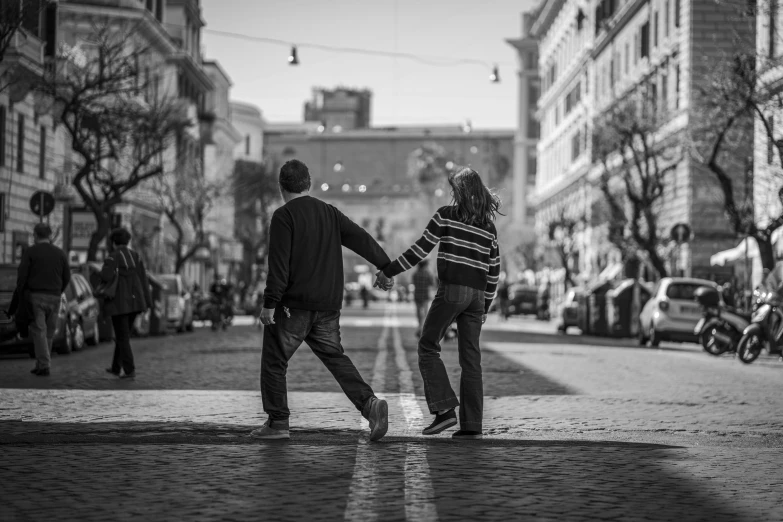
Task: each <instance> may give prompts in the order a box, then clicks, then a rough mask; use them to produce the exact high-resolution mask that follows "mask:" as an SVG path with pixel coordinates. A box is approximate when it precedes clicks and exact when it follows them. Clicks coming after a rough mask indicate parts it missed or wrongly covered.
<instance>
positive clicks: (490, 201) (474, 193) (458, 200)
mask: <svg viewBox="0 0 783 522" xmlns="http://www.w3.org/2000/svg"><path fill="white" fill-rule="evenodd" d="M449 185H451V196H452V203H453V204H454V205H455V206H456V207H457V216H458V217H459V220H460V221H462V222H463V223H465V224H468V225H473V226H476V227H480V228H487V226H489V224H490V222H492V221H494V220H495V218H496V215H497V214H500V215H501V216H502V215H503V214H501V213H500V210H499V209H500V198H499V197H498V195H497V194H495V193H494V192H493V191H491V190H490V189H488V188H487V186H486V185H484V182H483V181H482V180H481V176H479V174H478V172H476V171H475V170H473V169H471V168H469V167H463V168H461V169H459V170H458V171H457V172H455V173H453V174H449Z"/></svg>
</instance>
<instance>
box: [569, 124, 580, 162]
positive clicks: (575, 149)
mask: <svg viewBox="0 0 783 522" xmlns="http://www.w3.org/2000/svg"><path fill="white" fill-rule="evenodd" d="M581 149H582V138H581V136H580V132H579V131H576V132H575V133H574V135H573V136H571V161H576V159H577V158H578V157H579V154H581V152H582V151H581Z"/></svg>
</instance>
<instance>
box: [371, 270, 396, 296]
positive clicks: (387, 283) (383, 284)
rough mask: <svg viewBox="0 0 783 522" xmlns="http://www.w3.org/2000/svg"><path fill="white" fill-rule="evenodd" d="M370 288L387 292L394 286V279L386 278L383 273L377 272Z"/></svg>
mask: <svg viewBox="0 0 783 522" xmlns="http://www.w3.org/2000/svg"><path fill="white" fill-rule="evenodd" d="M372 286H374V287H376V288H380V289H381V290H384V291H387V292H388V291H389V290H391V289H392V287H393V286H394V278H393V277H386V275H385V274H384V273H383V271H382V270H379V271H378V273H377V274H375V283H373V285H372Z"/></svg>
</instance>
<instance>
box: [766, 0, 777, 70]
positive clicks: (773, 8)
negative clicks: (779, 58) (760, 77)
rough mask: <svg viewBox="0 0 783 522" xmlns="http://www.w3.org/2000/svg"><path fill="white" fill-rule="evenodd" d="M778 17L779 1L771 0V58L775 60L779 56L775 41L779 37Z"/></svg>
mask: <svg viewBox="0 0 783 522" xmlns="http://www.w3.org/2000/svg"><path fill="white" fill-rule="evenodd" d="M777 17H778V1H777V0H770V1H769V35H768V37H769V57H770V58H774V57H775V55H776V54H777V49H776V48H775V47H776V45H775V39H776V36H777V27H776V26H777V23H776V22H777V20H776V19H777Z"/></svg>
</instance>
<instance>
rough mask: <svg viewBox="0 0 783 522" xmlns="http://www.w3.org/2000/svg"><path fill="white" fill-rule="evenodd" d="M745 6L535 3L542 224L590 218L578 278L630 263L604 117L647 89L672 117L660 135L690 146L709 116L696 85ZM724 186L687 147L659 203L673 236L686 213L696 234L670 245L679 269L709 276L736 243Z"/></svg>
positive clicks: (704, 0) (607, 0)
mask: <svg viewBox="0 0 783 522" xmlns="http://www.w3.org/2000/svg"><path fill="white" fill-rule="evenodd" d="M736 16H737V9H736V6H733V5H731V6H729V5H723V4H720V3H716V2H714V1H712V0H695V1H693V2H684V1H682V0H651V1H641V0H625V1H617V0H603V1H601V2H594V3H591V2H588V1H581V0H548V1H546V2H545V3H544V4H543V6H542V8H541V9H540V11H539V12H538V13H537V16H536V21H535V23H534V24H533V27H532V30H531V32H532V34H533V35H534V36H535V37H536V38H538V41H539V69H540V74H541V77H542V93H541V98H540V100H539V104H538V116H539V119H540V122H541V139H540V141H539V144H538V157H539V165H538V166H539V170H538V175H537V184H536V190H535V193H534V195H533V204H534V205H535V208H536V228H537V232H538V235H539V237H540V238H541V241H542V242H546V241H547V240H548V233H549V229H550V227H549V225H550V223H552V222H554V221H556V220H557V219H560V218H561V217H562V216H564V215H567V216H570V217H571V218H572V219H578V220H579V221H580V222H581V225H580V226H579V227H578V231H577V232H576V234H575V237H574V241H575V244H576V250H577V254H576V255H575V256H574V266H573V267H572V268H573V271H574V272H576V273H577V275H578V282H579V283H589V282H590V281H594V280H595V279H596V278H598V277H599V275H600V274H602V273H607V272H604V271H606V270H607V269H608V268H611V267H612V265H616V264H618V263H620V262H621V261H622V260H621V258H620V253H619V252H618V251H617V249H615V248H614V247H613V246H612V245H611V244H610V243H609V241H608V230H609V222H608V220H607V215H606V212H605V211H602V207H604V206H605V203H604V200H603V194H602V193H601V191H600V190H599V189H598V188H597V182H598V180H599V178H600V176H601V174H602V172H603V166H602V165H601V164H599V162H598V161H597V158H596V157H595V154H594V151H593V150H592V134H593V131H594V128H593V124H594V122H595V121H596V118H600V117H601V116H603V115H605V114H607V112H608V111H609V110H610V109H611V108H612V107H613V106H615V104H617V103H618V102H621V101H623V100H626V99H629V97H631V96H636V95H638V94H639V93H640V92H641V93H643V94H642V95H643V96H644V97H645V99H646V100H648V101H650V102H651V103H652V105H653V106H655V107H656V113H658V112H660V113H661V114H663V115H664V116H662V118H663V119H662V120H661V126H660V128H659V131H658V134H656V139H657V141H658V142H662V141H663V140H671V142H673V143H675V144H676V146H677V148H678V150H681V151H682V150H685V149H687V138H686V136H687V131H688V129H689V128H690V126H691V125H692V124H693V122H694V121H695V119H696V118H697V117H698V115H699V105H698V96H697V93H698V88H699V86H700V85H702V83H701V82H704V81H705V79H706V78H707V77H708V74H709V72H710V69H711V64H713V65H714V64H715V63H717V62H716V61H717V60H719V59H722V56H723V55H722V54H721V53H723V52H725V51H726V50H727V48H726V46H725V45H723V47H722V44H723V43H724V42H725V40H726V39H724V40H721V39H720V34H721V31H742V30H744V29H743V28H742V27H741V26H742V24H739V23H738V21H737V18H736ZM747 152H748V151H745V153H747ZM737 154H738V155H741V154H743V152H742V151H737ZM715 189H716V186H715V182H714V180H713V179H712V177H711V175H710V174H709V173H707V172H706V171H705V170H704V169H703V167H701V166H700V165H699V163H698V162H697V160H696V159H694V158H693V157H691V156H690V155H688V154H684V153H683V154H680V155H678V156H677V159H676V166H675V167H674V168H673V171H672V172H671V173H669V174H668V175H667V177H666V178H665V190H664V194H663V197H662V198H661V200H660V203H659V205H660V207H659V208H657V209H656V210H657V216H658V220H659V228H660V231H659V233H660V234H661V235H662V236H668V232H669V230H670V229H671V227H672V226H673V225H674V224H677V223H685V224H687V225H688V226H689V227H690V228H691V230H692V231H693V238H692V239H691V241H690V242H689V243H686V244H684V245H681V246H678V247H676V248H675V247H673V246H672V245H671V244H669V245H662V248H663V249H664V250H665V252H666V254H665V255H666V257H667V263H668V266H667V268H668V272H669V273H670V274H685V275H693V276H704V277H707V276H710V275H711V274H713V273H714V272H715V269H714V268H712V267H711V266H710V262H709V259H710V256H711V255H712V254H713V253H715V252H717V251H720V250H722V249H723V248H726V247H727V246H731V245H732V243H733V242H734V241H735V239H734V234H733V233H732V232H730V227H729V226H728V223H727V221H726V219H725V217H724V215H723V208H722V205H721V204H720V202H719V201H717V200H716V190H715ZM608 272H611V273H613V274H618V273H620V272H618V271H617V270H609V271H608Z"/></svg>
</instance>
